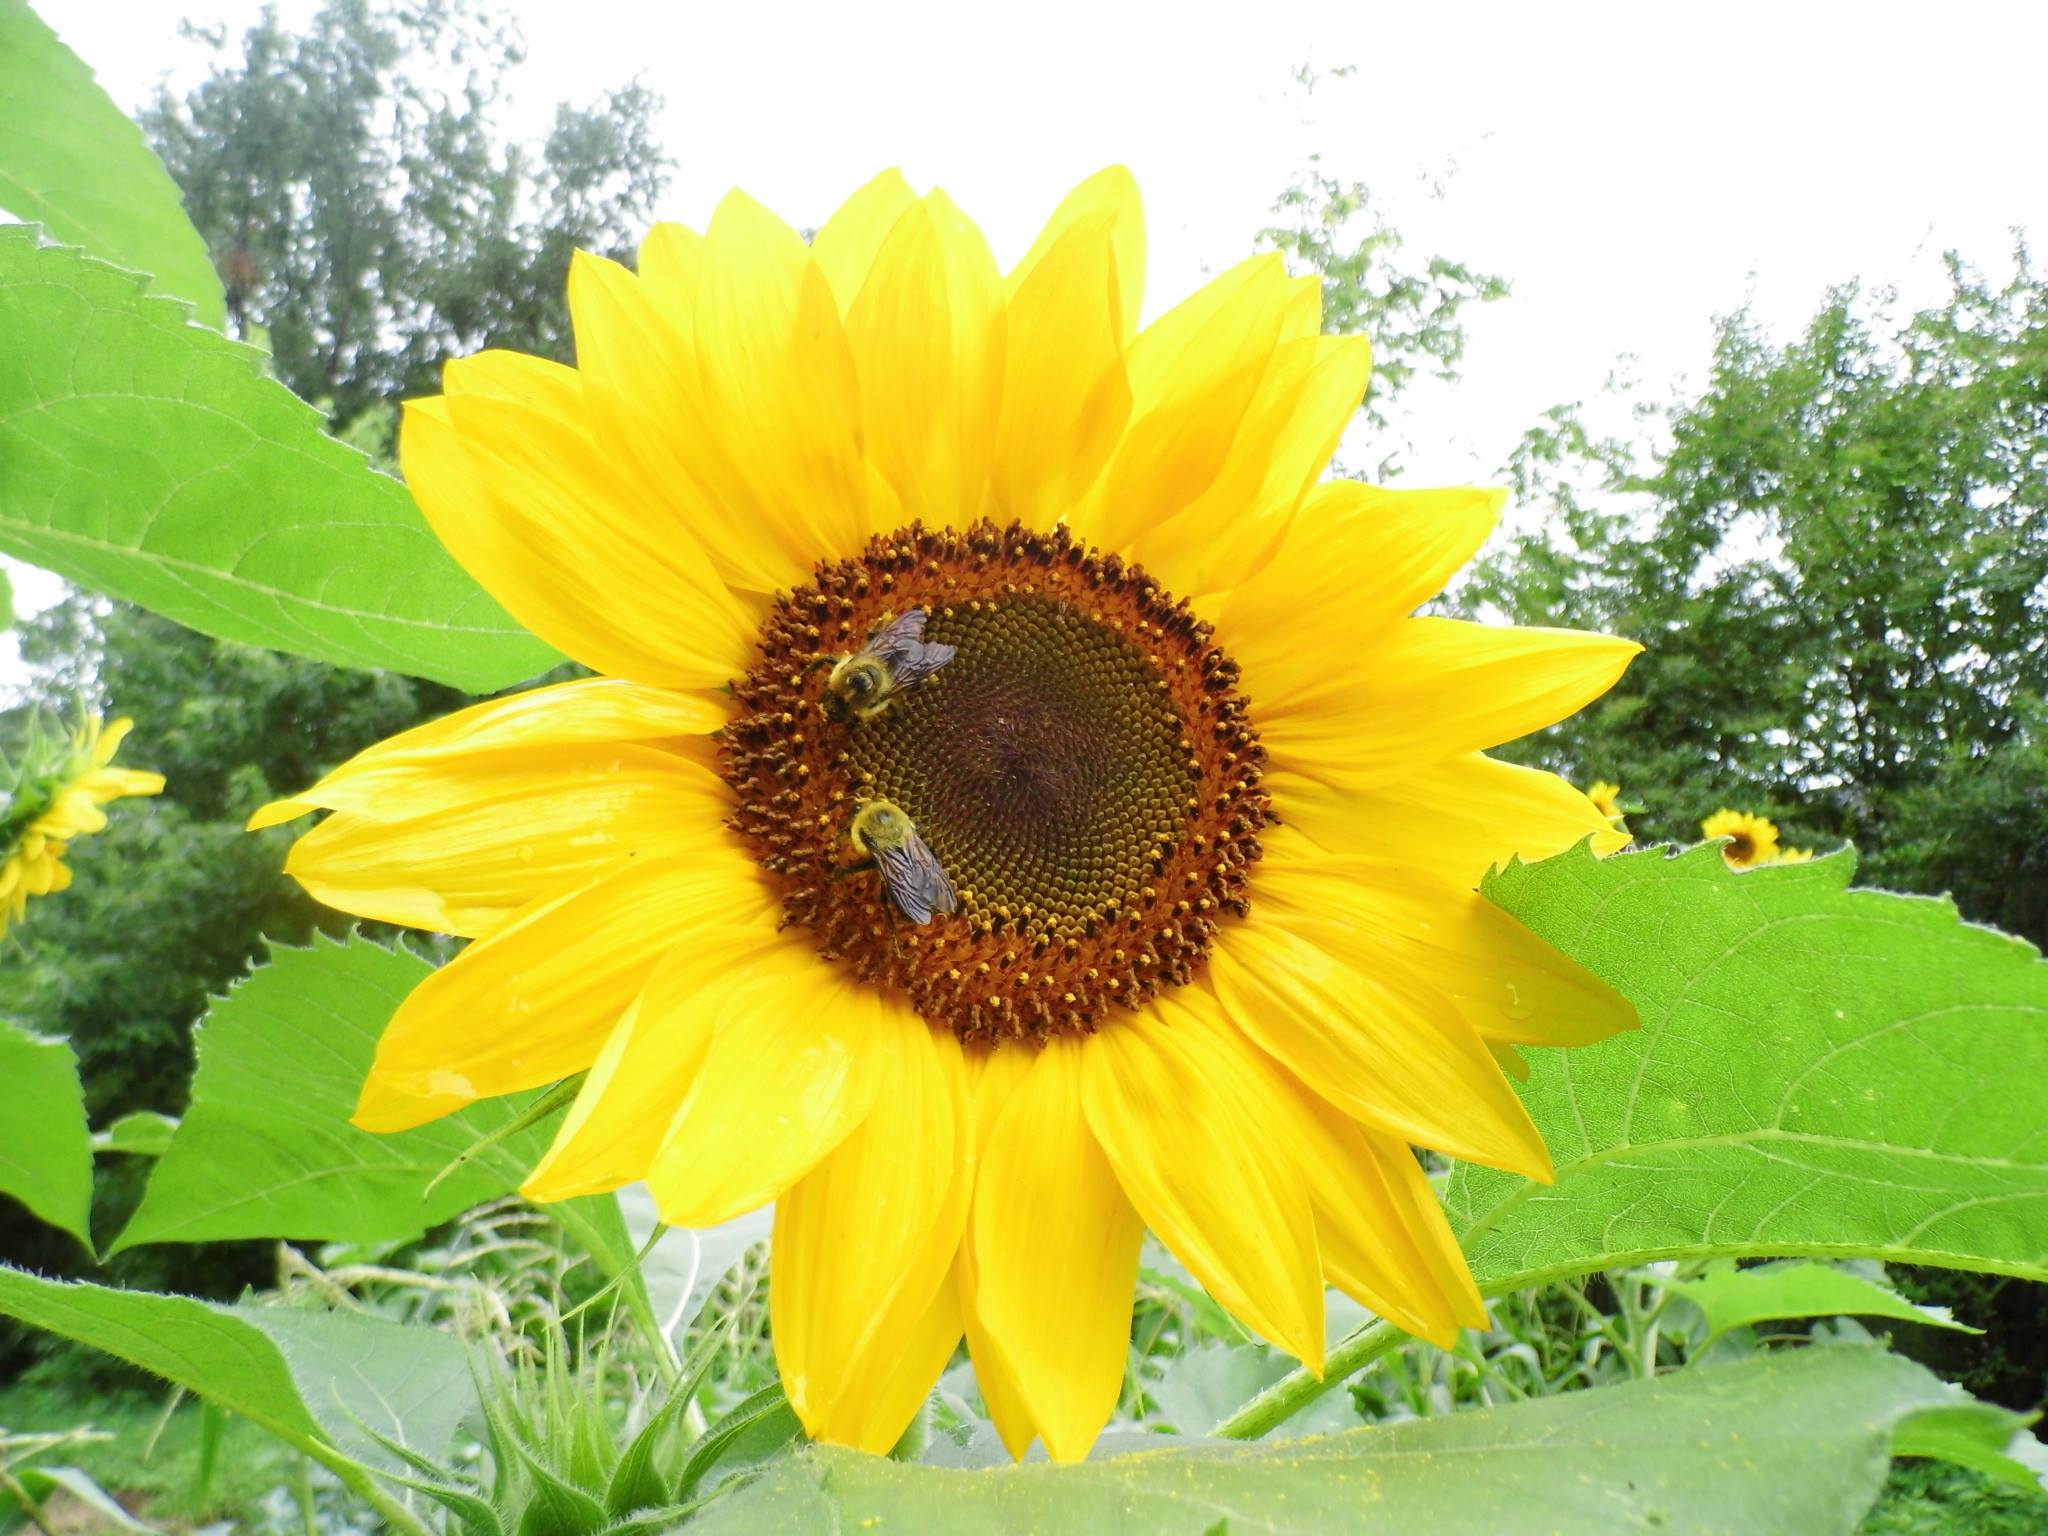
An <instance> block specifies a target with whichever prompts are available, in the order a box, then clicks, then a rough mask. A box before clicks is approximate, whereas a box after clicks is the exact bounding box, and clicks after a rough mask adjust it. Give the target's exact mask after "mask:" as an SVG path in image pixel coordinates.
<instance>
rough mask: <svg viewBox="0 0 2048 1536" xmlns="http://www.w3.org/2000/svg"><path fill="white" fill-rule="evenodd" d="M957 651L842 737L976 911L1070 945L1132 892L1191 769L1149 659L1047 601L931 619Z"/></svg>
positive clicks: (1014, 602)
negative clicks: (924, 679)
mask: <svg viewBox="0 0 2048 1536" xmlns="http://www.w3.org/2000/svg"><path fill="white" fill-rule="evenodd" d="M925 633H926V635H927V637H928V638H929V639H931V640H935V641H941V642H944V643H947V644H950V645H953V646H954V647H956V649H957V651H958V655H956V656H955V657H954V659H953V660H952V661H951V662H950V663H948V664H947V666H946V667H945V668H944V669H943V670H942V671H941V672H939V673H938V674H936V675H935V676H934V677H933V679H932V680H931V681H930V682H929V683H928V684H926V685H925V686H923V687H921V688H918V689H915V690H913V691H912V692H910V693H908V694H907V695H905V696H904V697H902V698H900V699H898V700H897V701H896V702H894V703H893V704H892V705H891V706H890V707H889V709H887V710H886V711H885V712H884V713H883V714H882V715H881V716H880V717H879V718H877V719H875V720H874V721H872V722H869V723H867V724H865V725H862V726H861V727H859V728H858V729H856V730H853V731H851V732H850V733H849V751H850V753H851V756H852V759H853V766H854V771H855V774H856V775H857V776H858V777H859V778H860V779H861V780H862V781H863V782H864V783H866V784H868V785H869V786H870V787H871V789H872V790H873V792H874V793H876V794H878V795H881V796H883V797H884V798H886V799H890V800H894V801H895V802H896V803H897V804H898V805H900V806H902V807H903V808H904V809H905V810H906V811H908V812H909V814H910V817H911V819H912V820H913V821H914V822H916V824H917V828H918V831H919V833H920V834H921V835H922V836H923V838H924V840H925V841H926V842H927V843H928V844H930V846H931V849H932V851H933V852H934V853H935V854H937V855H938V859H939V863H940V864H941V865H942V866H943V867H944V868H945V870H946V872H947V874H949V875H950V876H952V878H953V882H954V884H955V885H957V886H958V887H959V888H960V890H961V893H962V895H963V897H964V899H965V900H966V901H967V903H968V905H969V909H970V910H981V911H985V912H988V913H991V914H994V915H996V916H998V917H1002V918H1009V919H1013V920H1015V921H1016V922H1017V923H1018V924H1019V925H1020V926H1021V927H1023V928H1025V929H1027V930H1034V931H1035V930H1043V931H1049V932H1052V933H1054V934H1057V935H1059V936H1061V937H1065V936H1067V935H1070V934H1074V933H1078V932H1082V931H1084V930H1085V928H1086V925H1087V924H1088V922H1089V921H1090V920H1092V919H1101V918H1107V917H1110V916H1112V915H1114V913H1115V912H1116V911H1117V910H1118V909H1119V908H1121V907H1123V906H1126V905H1128V904H1130V903H1132V902H1134V901H1136V900H1138V899H1139V892H1140V891H1142V890H1143V889H1144V887H1145V886H1146V885H1147V884H1148V883H1149V882H1150V878H1151V875H1152V873H1153V864H1154V861H1155V860H1154V856H1155V855H1156V853H1157V852H1158V850H1159V847H1160V846H1161V845H1163V844H1171V843H1173V842H1175V841H1177V840H1178V838H1179V836H1180V834H1181V832H1182V830H1183V829H1184V828H1185V826H1186V825H1187V821H1188V816H1189V814H1190V810H1191V808H1190V806H1189V804H1188V799H1189V793H1190V790H1191V788H1192V787H1193V786H1194V785H1195V784H1196V783H1198V782H1199V780H1200V776H1201V769H1200V765H1199V764H1198V763H1197V762H1195V761H1194V760H1193V758H1192V757H1191V755H1190V753H1189V751H1188V749H1187V748H1185V747H1183V746H1181V745H1180V744H1179V743H1180V742H1181V740H1182V739H1183V737H1184V735H1185V733H1186V725H1185V722H1184V721H1183V720H1182V718H1181V715H1180V711H1179V710H1178V709H1177V708H1176V707H1175V705H1174V702H1173V700H1172V698H1171V697H1170V696H1169V694H1168V691H1167V688H1166V684H1165V682H1164V680H1163V679H1161V678H1160V676H1159V675H1158V673H1157V672H1156V671H1154V669H1153V666H1152V663H1151V661H1150V660H1149V659H1148V658H1147V656H1146V655H1145V653H1144V651H1143V650H1142V649H1140V648H1139V647H1138V646H1137V645H1136V644H1134V643H1133V642H1132V641H1131V640H1129V639H1127V638H1126V637H1125V636H1124V635H1122V634H1120V633H1118V632H1117V631H1115V630H1113V629H1108V628H1105V627H1104V626H1103V625H1101V624H1100V623H1098V622H1097V621H1095V620H1094V619H1091V618H1087V617H1084V616H1083V615H1082V614H1081V613H1079V612H1078V611H1077V610H1075V609H1074V608H1073V606H1072V605H1071V604H1067V603H1064V602H1062V601H1061V600H1059V599H1056V598H1051V597H1047V596H1045V595H1043V594H1040V593H1020V594H1018V595H1017V596H1014V597H1008V598H998V599H992V600H988V601H982V600H979V599H976V600H970V601H969V602H968V603H967V604H965V605H962V606H957V607H947V608H943V609H940V610H938V611H936V612H934V613H932V615H931V617H930V619H929V621H928V623H927V627H926V631H925Z"/></svg>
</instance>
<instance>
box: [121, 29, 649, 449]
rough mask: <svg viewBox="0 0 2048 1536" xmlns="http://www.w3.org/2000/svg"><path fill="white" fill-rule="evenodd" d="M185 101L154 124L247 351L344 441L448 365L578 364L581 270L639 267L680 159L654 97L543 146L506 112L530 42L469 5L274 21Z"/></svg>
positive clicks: (558, 133)
mask: <svg viewBox="0 0 2048 1536" xmlns="http://www.w3.org/2000/svg"><path fill="white" fill-rule="evenodd" d="M196 35H197V36H199V37H200V39H201V40H202V41H204V42H205V43H207V44H209V45H210V46H211V48H212V50H213V52H214V54H215V56H216V63H215V66H214V69H213V71H212V73H211V75H210V76H209V78H208V79H207V80H206V81H205V82H204V83H202V84H201V85H200V86H198V87H197V88H196V89H194V90H193V91H192V92H191V93H190V94H189V95H187V96H185V97H184V98H182V99H179V98H177V97H174V96H171V95H169V94H168V93H166V94H165V95H164V96H162V97H161V98H160V99H159V100H158V102H157V103H156V105H155V106H154V107H153V108H152V110H150V111H149V112H147V113H146V114H144V117H143V125H144V127H145V128H146V129H147V130H148V132H149V135H150V138H151V140H152V142H153V143H154V144H155V145H156V148H157V151H158V153H159V154H161V155H162V156H163V158H164V162H165V163H166V164H167V165H168V166H169V167H170V171H171V174H172V176H173V177H175V178H176V179H177V182H178V185H179V186H180V187H182V188H183V189H184V193H185V207H186V210H187V211H188V212H189V213H190V214H191V216H192V219H193V222H194V223H196V224H197V225H198V227H199V229H200V230H201V232H202V233H203V234H204V235H205V237H206V240H207V242H208V244H209V245H210V246H211V247H212V249H213V253H214V259H215V262H216V263H217V265H218V266H219V267H220V269H221V272H222V274H223V275H224V277H225V278H226V280H227V302H228V313H229V315H230V317H231V318H232V319H233V321H234V324H235V326H236V327H237V333H238V334H240V335H243V336H245V337H246V336H250V335H251V334H252V333H253V332H254V331H256V330H257V329H259V328H260V330H261V331H262V333H263V334H264V336H265V337H266V339H267V345H268V350H269V351H270V353H271V355H272V358H273V360H274V366H275V368H276V371H277V375H278V377H279V378H280V379H282V380H283V381H284V382H285V383H286V384H288V385H289V386H290V387H291V388H292V389H294V390H295V391H297V392H298V393H299V394H300V395H301V396H302V397H304V398H305V399H307V400H313V401H317V402H321V403H322V404H323V405H324V406H325V408H326V409H327V410H328V411H329V413H330V414H331V415H332V416H333V417H334V418H335V419H336V420H337V421H339V422H342V423H350V422H353V421H355V420H356V419H357V418H358V417H359V416H361V415H363V413H365V412H366V411H369V410H372V409H373V408H375V407H377V406H379V405H380V404H387V403H388V402H391V401H394V400H396V399H398V398H400V397H401V396H404V395H409V394H425V393H430V392H432V391H433V390H434V389H436V388H437V387H438V382H439V375H440V365H441V363H442V361H443V360H444V359H446V358H448V357H451V356H456V355H460V354H462V353H467V352H473V351H477V350H480V349H481V348H484V347H515V348H518V349H519V350H521V351H527V352H541V353H546V354H548V355H550V356H557V357H566V356H567V348H568V345H569V325H568V310H567V301H566V297H565V296H566V292H567V284H568V273H569V257H570V253H571V252H572V251H574V250H576V249H578V248H582V249H586V250H593V251H599V252H602V253H604V254H607V255H623V254H625V253H626V252H627V251H628V250H630V248H631V246H632V244H633V243H634V242H635V241H637V239H638V237H639V235H640V233H641V232H642V231H644V229H645V228H646V226H647V224H648V223H649V222H650V220H651V219H652V217H653V208H654V204H655V202H656V201H657V199H658V198H659V197H660V195H661V191H662V188H663V186H664V185H665V183H666V180H667V170H668V163H669V162H668V160H667V158H666V157H665V156H664V155H663V154H662V152H661V150H660V147H659V146H658V145H657V144H656V143H655V142H654V138H653V129H652V119H653V115H654V113H655V111H656V110H657V109H658V108H659V106H660V101H659V98H657V97H655V96H654V95H653V94H652V93H650V92H648V91H647V90H645V89H644V88H642V87H640V86H637V85H630V86H626V87H624V88H622V89H619V90H614V91H611V92H609V93H607V94H605V95H604V96H602V97H600V98H599V99H598V100H597V101H596V102H595V103H593V104H592V105H591V106H589V107H584V108H579V107H572V106H568V105H563V106H560V107H558V108H557V109H556V113H555V120H554V124H553V127H552V129H551V131H550V132H549V134H548V135H547V137H546V139H545V140H544V141H543V142H542V143H540V144H538V145H532V146H529V145H522V144H515V143H508V142H506V141H505V140H504V139H503V137H502V135H501V133H500V132H499V129H498V127H497V123H496V112H497V109H498V105H499V103H500V101H501V100H502V98H503V95H504V93H505V89H506V75H507V72H508V71H509V70H510V68H511V67H512V66H513V65H515V64H517V63H518V62H519V60H520V58H521V47H520V43H519V40H518V36H517V34H516V31H515V30H514V29H513V28H512V27H511V25H510V24H509V23H507V22H506V21H504V20H502V19H500V18H499V17H497V16H494V15H492V14H489V13H486V12H482V11H480V10H478V9H476V8H475V7H473V6H471V5H469V4H466V3H463V0H329V3H327V4H324V5H322V6H321V8H320V9H319V10H318V11H317V12H316V13H314V15H313V16H312V17H311V19H310V20H309V21H308V23H307V24H306V27H305V30H304V31H302V32H294V31H291V30H289V29H287V27H286V26H285V25H284V24H283V23H282V22H281V21H280V20H279V19H278V17H277V15H276V14H275V13H274V12H266V13H265V14H264V15H263V17H262V18H261V19H260V20H259V21H258V22H257V23H256V25H255V26H253V27H251V28H250V29H249V31H248V32H247V33H246V34H245V35H244V36H243V38H242V39H241V49H240V57H239V58H237V57H235V56H233V54H232V52H231V50H230V49H229V48H228V45H227V39H226V37H225V35H224V34H223V33H220V32H214V33H212V34H196Z"/></svg>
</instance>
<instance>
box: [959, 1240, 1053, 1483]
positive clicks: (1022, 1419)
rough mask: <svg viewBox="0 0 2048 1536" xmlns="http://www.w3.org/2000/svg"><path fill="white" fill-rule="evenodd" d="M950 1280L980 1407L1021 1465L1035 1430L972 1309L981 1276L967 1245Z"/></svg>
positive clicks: (1011, 1374)
mask: <svg viewBox="0 0 2048 1536" xmlns="http://www.w3.org/2000/svg"><path fill="white" fill-rule="evenodd" d="M954 1280H955V1285H956V1287H957V1290H958V1292H959V1305H960V1321H961V1323H962V1325H963V1326H964V1327H965V1328H966V1330H967V1352H968V1354H969V1355H970V1356H971V1357H972V1358H973V1360H974V1384H975V1386H976V1387H978V1388H979V1389H980V1391H981V1401H982V1406H983V1407H985V1408H987V1409H988V1416H989V1418H990V1419H991V1420H992V1421H993V1422H994V1424H995V1426H996V1436H997V1438H999V1439H1000V1440H1001V1441H1002V1442H1003V1449H1005V1450H1006V1451H1008V1452H1009V1453H1010V1455H1011V1456H1012V1457H1013V1458H1015V1459H1016V1460H1018V1461H1022V1460H1023V1459H1024V1453H1025V1452H1026V1451H1028V1450H1030V1449H1031V1442H1032V1440H1033V1439H1035V1438H1036V1437H1037V1434H1038V1426H1037V1425H1036V1424H1034V1423H1033V1422H1032V1421H1031V1410H1030V1409H1029V1408H1028V1407H1026V1406H1025V1403H1024V1393H1023V1390H1022V1389H1021V1388H1020V1387H1019V1386H1018V1385H1017V1373H1016V1371H1015V1370H1013V1369H1012V1368H1011V1366H1010V1362H1009V1359H1008V1357H1007V1356H1005V1355H1004V1354H1003V1352H1002V1350H1001V1349H1000V1348H998V1347H997V1344H996V1340H995V1337H994V1335H992V1334H991V1333H990V1332H989V1331H988V1329H987V1328H986V1327H984V1326H983V1325H982V1322H981V1317H980V1315H979V1314H978V1313H977V1312H976V1311H975V1309H974V1299H975V1297H976V1296H977V1295H978V1294H980V1290H981V1274H980V1271H979V1270H978V1269H977V1268H976V1266H975V1262H974V1244H973V1243H972V1242H971V1241H969V1242H964V1243H962V1244H961V1245H960V1257H959V1260H958V1262H957V1264H956V1265H955V1267H954Z"/></svg>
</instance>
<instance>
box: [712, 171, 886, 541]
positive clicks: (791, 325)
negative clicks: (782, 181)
mask: <svg viewBox="0 0 2048 1536" xmlns="http://www.w3.org/2000/svg"><path fill="white" fill-rule="evenodd" d="M696 348H697V373H698V381H699V384H700V386H701V388H702V390H703V395H704V401H705V406H706V409H707V411H708V412H709V415H710V419H711V423H712V426H713V427H714V429H715V430H716V432H717V434H718V439H719V442H720V443H721V444H722V445H723V448H724V451H725V456H726V457H727V459H729V460H730V462H731V463H732V465H733V467H734V469H735V470H736V471H737V473H738V475H739V476H740V478H741V480H742V481H743V482H744V483H745V485H746V487H747V489H748V491H749V492H750V494H751V498H752V506H753V510H754V512H755V513H756V515H757V516H758V518H759V520H760V523H761V527H762V530H763V532H764V533H765V534H767V535H768V536H769V537H770V538H772V539H773V540H774V541H775V542H776V543H777V544H778V545H779V546H780V547H781V549H782V550H783V552H784V553H785V554H786V555H787V556H788V557H789V558H790V559H791V560H792V561H794V562H795V563H796V565H797V567H798V568H799V569H801V570H809V569H810V568H811V566H812V565H813V564H814V563H815V562H817V561H819V560H824V559H835V558H843V557H846V556H849V555H852V554H855V553H857V552H858V551H859V550H860V549H861V547H862V546H863V545H864V544H865V543H866V541H867V538H868V535H869V534H870V533H871V532H873V531H875V530H873V529H872V528H871V527H870V525H869V522H868V506H867V464H866V460H865V459H864V457H863V455H862V447H861V436H860V423H861V408H860V386H859V383H858V380H857V377H856V375H855V372H854V365H853V355H852V352H851V351H850V350H849V348H848V346H847V342H846V333H845V330H844V328H843V327H842V326H841V324H840V320H839V305H838V301H837V300H836V299H835V298H834V297H833V295H832V285H831V284H830V282H828V281H827V280H826V277H825V274H824V272H823V271H821V270H820V269H819V267H818V264H817V263H816V262H815V261H813V260H812V259H811V256H810V252H809V250H808V249H807V248H806V247H805V245H804V243H803V241H802V240H801V239H800V238H798V236H797V234H796V232H795V231H794V230H792V229H791V228H790V227H789V226H788V225H786V224H784V223H783V222H782V221H781V220H780V219H778V218H776V217H775V216H774V215H773V214H772V213H770V212H768V210H767V209H765V208H763V207H762V206H761V205H760V204H759V203H757V202H755V201H754V200H753V199H752V198H750V197H748V196H747V195H746V194H745V193H742V192H733V193H730V194H728V195H727V197H726V199H725V201H724V202H722V203H720V204H719V205H718V212H717V213H716V214H715V215H714V216H713V217H712V220H711V228H710V229H709V230H708V231H707V232H706V234H705V240H704V271H703V276H702V278H701V279H700V281H699V283H698V288H697V310H696Z"/></svg>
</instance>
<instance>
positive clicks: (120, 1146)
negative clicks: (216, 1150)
mask: <svg viewBox="0 0 2048 1536" xmlns="http://www.w3.org/2000/svg"><path fill="white" fill-rule="evenodd" d="M177 1134H178V1121H177V1117H176V1116H173V1115H160V1114H158V1113H157V1112H156V1111H155V1110H153V1109H138V1110H136V1111H135V1113H134V1114H132V1115H123V1116H122V1117H121V1118H120V1119H118V1120H116V1121H115V1122H114V1123H113V1124H112V1125H110V1126H108V1127H107V1128H106V1129H105V1130H104V1131H94V1132H93V1134H92V1149H93V1151H95V1152H128V1153H132V1154H134V1155H135V1156H137V1157H162V1156H163V1155H164V1153H165V1151H167V1150H168V1149H169V1147H170V1145H171V1138H172V1137H173V1136H175V1135H177Z"/></svg>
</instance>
